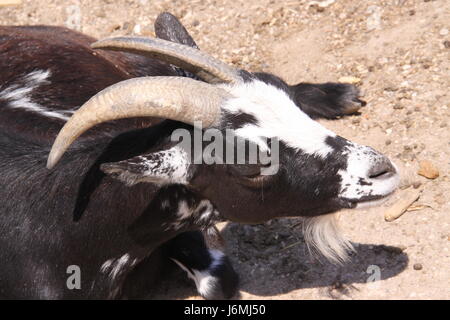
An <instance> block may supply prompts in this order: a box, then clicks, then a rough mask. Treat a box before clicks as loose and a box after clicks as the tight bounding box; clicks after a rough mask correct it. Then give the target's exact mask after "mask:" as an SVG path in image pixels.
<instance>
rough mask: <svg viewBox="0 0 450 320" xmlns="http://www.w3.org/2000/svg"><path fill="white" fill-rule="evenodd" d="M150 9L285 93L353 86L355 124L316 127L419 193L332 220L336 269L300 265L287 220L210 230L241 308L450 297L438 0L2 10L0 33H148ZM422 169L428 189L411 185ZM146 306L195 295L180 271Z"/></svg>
mask: <svg viewBox="0 0 450 320" xmlns="http://www.w3.org/2000/svg"><path fill="white" fill-rule="evenodd" d="M0 2H1V1H0ZM162 11H170V12H172V13H173V14H175V15H176V16H178V17H179V18H180V19H181V21H182V22H183V23H184V25H185V26H186V27H187V28H188V30H190V32H191V34H192V35H193V37H194V39H196V40H197V42H198V44H199V46H200V47H201V48H202V50H205V51H207V52H210V53H211V54H213V55H214V56H216V57H218V58H220V59H222V60H224V61H226V62H228V63H231V64H234V65H236V66H239V67H241V68H245V69H248V70H251V71H269V72H273V73H275V74H277V75H279V76H281V77H283V78H284V79H285V80H287V81H288V82H289V83H297V82H300V81H312V82H320V81H323V82H324V81H338V80H339V79H341V78H342V77H354V79H353V81H356V82H358V85H359V86H360V87H361V89H362V90H363V92H365V99H366V100H367V102H368V105H367V106H366V107H365V108H364V109H362V112H361V115H358V116H351V117H347V118H345V119H339V120H336V121H321V123H322V124H323V125H325V126H326V127H328V128H330V129H332V130H333V131H335V132H337V133H339V134H340V135H342V136H344V137H346V138H349V139H351V140H354V141H356V142H358V143H363V144H367V145H370V146H373V147H374V148H376V149H378V150H380V151H383V152H384V153H386V154H387V155H388V156H390V157H391V158H392V159H394V161H395V162H396V163H397V164H398V165H399V166H400V167H401V168H403V172H404V178H403V186H404V187H406V186H408V185H410V184H412V183H417V184H419V183H420V184H421V186H420V187H421V188H423V189H424V190H423V193H422V196H421V197H420V199H419V200H418V203H416V204H415V209H418V210H416V211H409V212H407V213H405V214H404V215H403V216H402V217H401V218H400V219H398V220H396V221H395V222H391V223H387V222H385V221H384V219H383V212H384V210H385V207H386V206H387V205H389V203H388V204H386V205H384V207H379V208H373V209H370V210H360V211H344V212H342V213H341V214H340V222H341V225H342V229H343V231H344V233H345V234H346V235H347V236H348V238H349V239H351V240H352V241H353V242H354V244H355V246H356V252H355V254H353V256H352V261H351V262H349V263H347V264H345V265H344V266H334V265H331V264H329V263H327V262H325V261H323V260H322V259H320V258H316V257H311V256H310V255H308V252H307V249H306V247H305V244H304V242H303V239H302V236H301V232H300V230H299V227H298V226H297V224H298V221H297V220H295V219H280V220H276V221H272V222H270V223H266V224H263V225H255V226H243V225H237V224H232V223H230V224H224V225H221V228H222V231H223V235H224V237H225V238H226V239H227V242H228V243H229V253H230V255H231V257H232V260H233V261H234V265H235V267H236V268H237V270H238V272H239V274H240V276H241V282H242V284H241V293H240V298H242V299H449V298H450V290H449V288H450V268H449V266H450V252H449V245H450V216H449V210H450V201H449V200H450V192H449V191H450V176H449V172H450V170H449V169H450V160H449V159H450V157H449V156H450V130H449V129H450V121H449V119H450V97H449V93H448V90H449V86H450V32H449V30H450V1H448V0H434V1H433V0H386V1H384V0H383V1H376V0H368V1H351V0H334V1H333V0H325V1H305V0H297V1H293V0H283V1H281V0H280V1H275V0H234V1H226V0H190V1H181V0H178V1H177V0H172V1H168V0H167V1H165V0H140V1H125V0H121V1H112V0H104V1H101V0H94V1H87V0H81V1H76V0H68V1H55V0H53V1H49V0H45V1H44V0H33V1H31V0H30V1H25V0H24V1H22V3H21V4H19V5H16V6H11V7H0V18H1V19H0V24H5V25H7V24H8V25H10V24H20V25H24V24H50V25H66V26H69V27H71V28H74V29H77V30H80V31H82V32H84V33H87V34H90V35H92V36H95V37H104V36H110V35H123V34H139V35H153V21H154V20H155V18H156V16H157V15H158V14H159V13H160V12H162ZM422 160H429V161H431V162H432V164H433V165H434V166H435V167H436V168H437V169H438V171H439V173H440V175H439V177H438V178H436V179H427V178H424V177H422V176H419V175H418V174H417V171H418V168H419V162H420V161H422ZM416 186H417V185H416ZM399 197H400V195H397V197H394V198H393V199H392V200H390V203H392V202H394V201H395V200H396V199H398V198H399ZM417 204H419V206H418V205H417ZM376 279H380V280H379V281H376V282H373V280H376ZM156 297H157V298H170V299H173V298H177V299H198V298H199V297H198V296H197V295H196V293H195V290H194V287H193V285H192V284H191V283H190V282H189V281H188V280H186V279H185V277H184V275H182V274H181V273H180V274H177V275H176V276H175V279H174V280H172V281H170V282H169V281H168V282H164V283H163V284H162V287H161V289H160V290H158V292H157V293H156Z"/></svg>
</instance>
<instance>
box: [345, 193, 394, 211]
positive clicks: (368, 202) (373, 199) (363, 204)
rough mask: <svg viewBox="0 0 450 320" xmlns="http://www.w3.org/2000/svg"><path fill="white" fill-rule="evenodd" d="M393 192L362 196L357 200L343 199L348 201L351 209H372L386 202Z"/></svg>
mask: <svg viewBox="0 0 450 320" xmlns="http://www.w3.org/2000/svg"><path fill="white" fill-rule="evenodd" d="M394 192H395V190H394V191H391V192H389V193H387V194H384V195H368V196H363V197H361V198H359V199H345V200H346V201H348V202H349V203H350V204H351V207H352V208H358V209H359V208H368V207H374V206H378V205H380V204H382V203H384V202H385V201H387V200H388V199H389V198H390V196H391V195H392V194H393V193H394Z"/></svg>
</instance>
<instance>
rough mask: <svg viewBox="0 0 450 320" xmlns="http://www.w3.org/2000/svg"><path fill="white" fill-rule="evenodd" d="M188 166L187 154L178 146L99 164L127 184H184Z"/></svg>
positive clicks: (106, 171) (187, 174) (187, 175)
mask: <svg viewBox="0 0 450 320" xmlns="http://www.w3.org/2000/svg"><path fill="white" fill-rule="evenodd" d="M189 168H190V161H189V157H188V154H187V153H186V152H185V151H184V150H183V149H182V148H181V147H179V146H175V147H173V148H170V149H167V150H163V151H158V152H153V153H149V154H144V155H140V156H136V157H134V158H130V159H127V160H123V161H119V162H110V163H103V164H102V165H100V169H101V170H102V171H103V172H104V173H106V174H107V175H110V176H112V177H114V178H116V179H118V180H120V181H122V182H124V183H125V184H126V185H128V186H131V185H134V184H136V183H139V182H150V183H155V184H159V185H165V184H171V183H181V184H185V183H187V182H188V179H189V177H190V174H189V172H190V170H189Z"/></svg>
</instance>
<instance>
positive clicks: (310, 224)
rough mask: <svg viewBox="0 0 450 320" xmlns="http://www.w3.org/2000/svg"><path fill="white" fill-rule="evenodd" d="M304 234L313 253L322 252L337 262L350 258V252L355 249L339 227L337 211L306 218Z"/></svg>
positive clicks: (330, 259)
mask: <svg viewBox="0 0 450 320" xmlns="http://www.w3.org/2000/svg"><path fill="white" fill-rule="evenodd" d="M303 234H304V237H305V242H306V245H307V246H308V250H309V252H310V253H311V254H313V255H314V254H317V253H320V254H321V255H323V256H324V257H325V258H326V259H328V260H329V261H331V262H333V263H335V264H343V263H344V262H346V261H348V260H349V253H350V252H352V251H355V249H354V248H353V245H352V244H351V242H350V241H349V240H347V239H346V238H345V237H344V236H343V235H342V232H341V230H340V228H339V225H338V221H337V216H336V214H335V213H332V214H326V215H321V216H317V217H312V218H305V220H304V221H303Z"/></svg>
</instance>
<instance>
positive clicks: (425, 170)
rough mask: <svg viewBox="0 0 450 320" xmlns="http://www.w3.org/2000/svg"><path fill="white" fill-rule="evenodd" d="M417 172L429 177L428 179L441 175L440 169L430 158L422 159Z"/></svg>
mask: <svg viewBox="0 0 450 320" xmlns="http://www.w3.org/2000/svg"><path fill="white" fill-rule="evenodd" d="M417 174H419V175H421V176H423V177H425V178H428V179H436V178H437V177H439V170H438V169H437V168H436V167H435V166H434V165H433V163H431V161H428V160H422V161H420V162H419V171H418V172H417Z"/></svg>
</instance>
